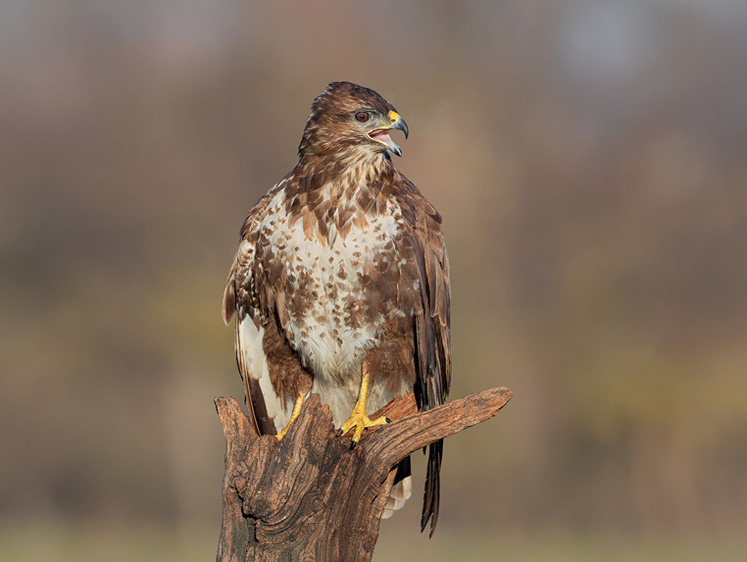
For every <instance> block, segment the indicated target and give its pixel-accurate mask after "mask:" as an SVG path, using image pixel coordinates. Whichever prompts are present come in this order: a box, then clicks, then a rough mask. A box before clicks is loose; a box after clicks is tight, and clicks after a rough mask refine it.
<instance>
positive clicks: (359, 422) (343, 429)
mask: <svg viewBox="0 0 747 562" xmlns="http://www.w3.org/2000/svg"><path fill="white" fill-rule="evenodd" d="M389 422H390V420H389V418H387V417H385V416H381V417H380V418H376V419H375V420H372V419H371V418H369V417H368V415H367V414H366V412H364V411H360V410H358V409H355V410H353V413H352V414H350V417H349V418H348V419H347V420H346V421H345V422H344V423H343V424H342V425H341V426H340V429H339V430H338V432H337V433H338V435H345V434H346V433H347V432H348V431H350V430H351V429H353V428H355V432H354V433H353V442H352V444H351V449H352V448H353V447H355V446H356V445H357V444H358V441H360V440H361V437H362V436H363V432H364V431H365V430H366V428H367V427H376V426H377V425H386V424H388V423H389Z"/></svg>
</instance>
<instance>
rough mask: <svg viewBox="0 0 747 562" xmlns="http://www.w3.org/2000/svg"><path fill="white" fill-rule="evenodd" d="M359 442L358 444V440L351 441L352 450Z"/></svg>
mask: <svg viewBox="0 0 747 562" xmlns="http://www.w3.org/2000/svg"><path fill="white" fill-rule="evenodd" d="M357 444H358V441H351V442H350V450H351V451H352V450H353V449H355V446H356V445H357Z"/></svg>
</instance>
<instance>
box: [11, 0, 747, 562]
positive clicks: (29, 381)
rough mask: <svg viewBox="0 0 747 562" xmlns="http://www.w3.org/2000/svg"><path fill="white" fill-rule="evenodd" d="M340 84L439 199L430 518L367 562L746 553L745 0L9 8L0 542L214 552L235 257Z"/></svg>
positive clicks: (418, 479)
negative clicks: (472, 415)
mask: <svg viewBox="0 0 747 562" xmlns="http://www.w3.org/2000/svg"><path fill="white" fill-rule="evenodd" d="M334 80H350V81H354V82H357V83H360V84H363V85H365V86H369V87H372V88H374V89H376V90H377V91H379V92H380V93H381V94H382V95H383V96H385V97H386V98H387V99H388V100H389V101H391V102H392V104H393V105H394V106H395V107H397V110H398V111H399V112H400V113H401V114H402V115H403V116H404V117H405V119H406V120H407V122H408V124H409V126H410V131H411V136H410V139H409V140H408V141H406V142H404V143H403V144H402V147H403V150H404V157H403V158H401V159H397V160H396V165H397V166H399V167H400V169H401V170H403V171H404V172H405V173H406V174H407V175H408V176H409V177H410V178H411V179H412V180H413V181H415V183H416V184H417V185H418V186H419V187H420V188H421V190H422V191H423V192H424V193H425V194H426V196H427V197H428V198H429V199H430V200H431V201H432V202H433V203H434V204H435V205H436V207H437V208H438V209H439V210H440V211H441V212H442V214H443V215H444V221H445V231H446V238H447V243H448V246H449V250H450V256H451V266H452V287H453V289H452V290H453V301H452V302H453V304H452V306H453V308H452V319H453V320H452V321H453V324H452V338H453V348H454V349H453V352H454V376H453V387H452V396H453V397H461V396H464V395H466V394H469V393H472V392H476V391H479V390H482V389H485V388H487V387H492V386H508V387H510V388H511V389H512V390H513V392H514V394H515V397H514V399H513V400H512V401H511V403H510V404H509V405H508V406H507V407H506V408H505V409H504V410H503V411H502V412H501V413H500V414H499V415H498V416H497V418H495V419H494V420H492V421H489V422H486V423H484V424H481V425H480V426H478V427H476V428H473V429H471V430H468V431H467V432H465V433H462V434H459V435H457V436H454V437H452V438H450V439H449V440H448V441H447V443H446V455H445V460H444V467H443V475H442V508H441V519H440V523H439V529H438V531H437V533H436V535H435V537H434V539H433V540H430V541H429V540H427V538H426V537H425V536H424V535H420V534H419V532H418V521H419V509H420V506H419V505H418V504H419V496H420V492H419V490H421V489H422V485H423V481H422V475H423V470H424V468H423V467H424V464H423V460H422V456H421V455H419V454H418V455H416V456H415V459H416V460H415V462H416V463H419V464H416V466H415V467H414V474H415V483H414V485H415V489H416V492H415V494H414V496H415V497H414V499H413V500H412V501H410V502H409V504H408V506H407V508H406V509H405V510H404V511H403V512H402V513H400V514H398V515H397V516H395V517H394V518H393V519H390V520H388V521H384V522H383V523H382V526H381V535H380V539H379V543H378V547H377V556H376V558H377V559H378V560H407V559H413V560H417V559H426V558H428V559H430V560H454V559H462V560H494V559H498V558H502V559H508V560H553V561H555V560H670V559H671V560H678V561H682V560H702V559H705V558H709V559H714V560H744V559H745V558H746V557H747V538H744V537H743V536H742V535H743V530H744V528H745V525H746V524H747V290H746V287H747V249H746V246H747V157H746V156H747V3H745V2H743V1H741V0H596V1H591V0H588V1H587V0H568V1H565V2H557V1H555V0H507V1H494V0H493V1H490V0H470V1H461V2H454V1H445V0H429V1H425V0H420V1H416V0H408V1H396V2H395V1H393V0H381V1H367V2H363V1H359V0H356V1H341V2H330V1H317V2H313V3H311V2H308V3H303V2H295V3H291V2H251V3H250V2H216V1H215V0H190V1H188V2H183V1H182V2H180V1H177V0H156V1H153V0H148V1H144V0H136V1H130V2H117V1H113V0H100V1H95V0H26V1H24V2H20V1H15V2H14V1H12V0H11V1H8V0H2V1H0V92H1V94H0V377H1V378H0V560H45V561H68V560H70V561H72V560H76V561H80V560H84V561H86V560H91V561H93V560H115V561H116V560H166V561H168V560H195V561H196V560H209V559H213V557H214V556H215V549H216V545H217V538H218V532H219V525H220V521H219V517H220V489H221V478H222V468H223V449H224V443H223V437H222V433H221V430H220V426H219V423H218V419H217V416H216V415H215V412H214V407H213V403H212V399H213V397H214V396H218V395H232V396H235V397H238V398H241V396H242V386H241V382H240V379H239V376H238V374H237V371H236V367H235V364H234V359H233V335H232V330H231V329H229V328H226V327H225V326H223V323H222V322H221V319H220V311H219V309H220V300H221V293H222V290H223V284H224V280H225V276H226V274H227V272H228V268H229V265H230V263H231V260H232V258H233V254H234V251H235V248H236V244H237V241H238V231H239V228H240V226H241V223H242V221H243V219H244V217H245V216H246V214H247V211H248V210H249V208H250V207H251V206H252V205H253V204H254V203H255V202H256V200H257V199H258V198H259V197H260V196H261V195H262V194H263V193H264V192H265V191H266V190H267V189H268V188H269V187H271V186H272V185H273V184H274V183H275V182H276V181H277V180H279V179H280V178H281V177H282V176H283V175H285V173H286V172H287V171H288V170H290V168H291V167H292V166H293V165H294V163H295V161H296V148H297V146H298V142H299V140H300V137H301V131H302V129H303V125H304V123H305V120H306V118H307V115H308V112H309V107H310V104H311V101H312V100H313V98H314V97H315V96H316V95H317V94H319V93H320V92H321V91H322V89H323V88H324V87H325V85H326V84H327V83H328V82H330V81H334Z"/></svg>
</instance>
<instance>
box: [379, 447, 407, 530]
mask: <svg viewBox="0 0 747 562" xmlns="http://www.w3.org/2000/svg"><path fill="white" fill-rule="evenodd" d="M410 473H411V468H410V457H407V458H405V459H404V460H402V461H401V462H400V463H399V464H398V465H397V474H396V475H395V477H394V484H393V485H392V491H391V492H390V493H389V498H388V499H387V501H386V505H385V506H384V511H383V513H382V514H381V518H382V519H389V518H390V517H391V516H392V515H394V512H395V511H397V510H398V509H402V507H404V505H405V502H406V501H407V500H409V499H410V496H412V477H411V476H410Z"/></svg>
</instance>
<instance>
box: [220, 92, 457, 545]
mask: <svg viewBox="0 0 747 562" xmlns="http://www.w3.org/2000/svg"><path fill="white" fill-rule="evenodd" d="M395 128H396V129H401V130H403V131H404V132H405V134H407V126H406V124H404V121H403V120H402V119H401V118H400V117H399V115H398V114H397V113H396V112H395V111H394V108H393V107H392V106H391V105H390V104H389V103H388V102H387V101H386V100H385V99H384V98H382V97H381V96H380V95H379V94H377V93H376V92H374V91H373V90H370V89H368V88H363V87H361V86H356V85H354V84H351V83H349V82H335V83H332V84H330V85H329V86H328V87H327V89H326V90H325V91H324V92H322V94H321V95H319V96H318V97H317V98H316V99H315V100H314V103H313V105H312V111H311V116H310V117H309V120H308V122H307V123H306V127H305V129H304V133H303V138H302V140H301V144H300V147H299V162H298V164H297V165H296V166H295V168H294V169H293V170H292V171H291V172H290V173H289V174H288V175H287V176H286V177H285V178H283V179H282V180H281V181H280V182H279V183H278V184H277V185H275V186H274V187H273V188H272V189H271V190H270V191H269V192H268V193H267V194H266V195H265V196H264V197H262V198H261V199H260V200H259V202H258V203H257V204H256V205H255V206H254V208H253V209H252V210H251V211H250V213H249V216H248V217H247V219H246V221H245V222H244V225H243V227H242V229H241V237H240V244H239V249H238V251H237V253H236V257H235V259H234V262H233V266H232V267H231V271H230V273H229V276H228V280H227V282H226V288H225V292H224V296H223V318H224V320H225V322H226V324H228V323H229V322H230V319H231V317H232V316H233V314H234V313H235V314H236V316H237V318H236V357H237V363H238V366H239V371H240V373H241V376H242V378H243V380H244V385H245V390H246V394H247V402H248V404H249V408H250V412H251V415H252V419H253V421H254V423H255V425H256V426H257V428H258V429H259V431H260V432H262V433H266V434H275V433H277V432H279V431H280V430H281V429H283V428H284V427H285V426H286V425H287V424H288V421H289V419H290V415H291V411H292V409H293V405H294V403H295V402H296V399H297V398H299V396H304V395H306V394H307V393H308V392H309V391H311V392H318V393H319V394H320V396H321V399H322V401H323V402H324V403H327V404H328V405H329V406H330V409H331V410H332V415H333V418H334V423H335V425H336V426H339V425H340V424H341V423H342V422H343V421H344V420H345V419H346V418H347V416H348V415H349V414H350V412H351V411H352V410H353V407H354V406H355V405H356V400H357V399H358V393H359V388H360V387H361V378H362V374H361V373H362V371H366V372H368V373H370V378H371V386H370V390H369V392H368V402H367V404H366V409H367V411H368V412H374V411H376V410H378V409H379V408H381V407H382V406H384V405H385V404H387V403H388V402H389V401H391V400H392V399H393V398H395V397H397V396H402V395H405V394H407V393H408V392H410V391H411V390H413V389H414V390H415V393H416V396H417V398H418V403H419V406H420V408H421V409H428V408H431V407H433V406H437V405H439V404H442V403H443V402H444V401H445V400H446V396H447V394H448V390H449V381H450V376H451V347H450V338H449V299H450V295H449V265H448V258H447V254H446V247H445V245H444V239H443V233H442V230H441V217H440V215H439V214H438V212H437V211H436V210H435V209H434V208H433V206H432V205H431V204H430V203H429V202H428V201H427V200H426V199H425V197H423V195H422V194H421V193H420V191H418V189H417V188H416V187H415V185H414V184H413V183H412V182H410V181H409V180H408V179H407V178H406V177H405V176H404V175H402V174H401V173H400V172H399V171H397V170H396V169H395V167H394V165H393V164H392V161H391V157H390V155H389V153H390V152H394V153H395V154H398V155H399V154H401V152H400V150H399V147H398V146H397V145H396V144H395V143H394V142H393V141H392V140H391V137H390V136H389V133H390V132H391V129H395ZM441 456H442V442H440V441H439V442H437V443H435V444H433V445H431V446H430V449H429V459H428V469H427V477H426V489H425V498H424V505H423V516H422V520H421V527H422V528H425V526H426V524H427V522H428V520H430V521H431V533H432V532H433V529H434V528H435V524H436V521H437V518H438V507H439V472H440V465H441ZM398 480H399V482H398V484H397V485H396V486H395V488H394V489H393V491H392V497H391V498H390V502H389V504H388V506H387V507H388V509H389V510H390V511H391V510H392V509H398V508H399V507H401V505H402V504H403V503H404V500H406V499H407V498H408V497H409V489H410V480H409V459H406V461H403V463H402V465H401V466H400V467H399V473H398ZM385 515H387V513H385Z"/></svg>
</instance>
